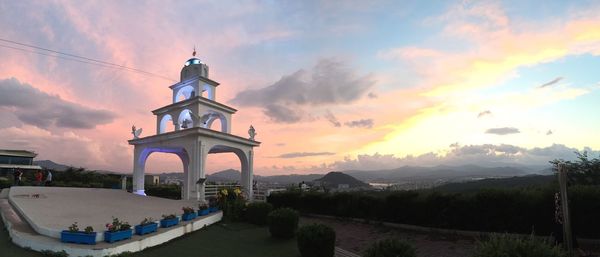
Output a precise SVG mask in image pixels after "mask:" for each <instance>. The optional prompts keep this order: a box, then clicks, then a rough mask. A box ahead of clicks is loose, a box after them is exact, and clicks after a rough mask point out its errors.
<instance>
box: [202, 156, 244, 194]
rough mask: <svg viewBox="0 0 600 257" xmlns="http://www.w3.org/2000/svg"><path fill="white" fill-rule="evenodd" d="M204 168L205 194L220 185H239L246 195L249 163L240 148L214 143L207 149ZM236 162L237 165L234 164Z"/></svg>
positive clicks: (215, 189) (210, 192) (213, 190)
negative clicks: (206, 174) (206, 182)
mask: <svg viewBox="0 0 600 257" xmlns="http://www.w3.org/2000/svg"><path fill="white" fill-rule="evenodd" d="M206 160H207V161H206V164H207V165H206V170H207V171H209V172H207V173H208V174H212V178H211V176H208V182H209V184H208V185H207V187H206V188H205V193H206V196H210V195H211V194H213V192H216V191H217V190H219V189H220V187H219V185H220V186H225V187H226V186H235V187H240V189H241V190H242V192H244V194H246V195H248V189H247V188H246V186H247V185H248V181H249V180H248V179H249V163H248V157H247V156H246V154H245V153H244V151H242V150H241V149H238V148H234V147H230V146H225V145H215V146H213V147H211V148H210V150H209V151H208V156H207V159H206ZM236 164H238V165H236Z"/></svg>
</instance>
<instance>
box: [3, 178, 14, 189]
mask: <svg viewBox="0 0 600 257" xmlns="http://www.w3.org/2000/svg"><path fill="white" fill-rule="evenodd" d="M12 183H13V182H12V180H9V179H7V178H3V177H0V189H3V188H9V187H10V186H12Z"/></svg>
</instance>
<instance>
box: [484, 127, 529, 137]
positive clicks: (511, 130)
mask: <svg viewBox="0 0 600 257" xmlns="http://www.w3.org/2000/svg"><path fill="white" fill-rule="evenodd" d="M485 133H486V134H495V135H500V136H504V135H510V134H518V133H521V131H519V129H518V128H512V127H504V128H491V129H488V130H486V131H485Z"/></svg>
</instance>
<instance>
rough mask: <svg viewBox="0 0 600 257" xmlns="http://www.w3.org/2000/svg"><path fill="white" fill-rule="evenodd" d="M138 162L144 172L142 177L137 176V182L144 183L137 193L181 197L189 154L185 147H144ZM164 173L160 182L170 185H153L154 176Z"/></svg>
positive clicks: (172, 197) (173, 197)
mask: <svg viewBox="0 0 600 257" xmlns="http://www.w3.org/2000/svg"><path fill="white" fill-rule="evenodd" d="M138 162H139V163H138V165H139V167H140V168H141V170H142V173H143V174H144V177H143V178H137V183H138V184H143V185H144V187H143V188H144V190H141V191H142V192H138V193H140V194H144V193H145V194H146V195H150V196H157V197H164V198H171V199H181V198H182V196H183V187H185V185H184V183H183V182H184V181H185V176H186V174H187V172H188V165H189V156H188V153H187V152H186V150H185V149H183V148H146V149H144V150H143V151H142V153H141V154H140V156H139V159H138ZM178 164H179V165H178ZM165 173H166V174H167V175H163V180H162V181H161V183H163V184H168V185H170V186H166V189H167V190H165V188H163V187H164V186H158V185H154V179H155V178H154V176H158V174H165ZM134 179H135V178H134ZM144 191H145V192H144Z"/></svg>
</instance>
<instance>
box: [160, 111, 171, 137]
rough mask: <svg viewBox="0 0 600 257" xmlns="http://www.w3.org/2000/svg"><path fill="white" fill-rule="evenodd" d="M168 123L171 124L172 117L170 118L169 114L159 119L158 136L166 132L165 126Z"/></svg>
mask: <svg viewBox="0 0 600 257" xmlns="http://www.w3.org/2000/svg"><path fill="white" fill-rule="evenodd" d="M169 122H171V123H173V117H171V115H170V114H165V115H164V116H163V117H162V118H161V119H160V129H159V130H158V133H159V134H162V133H165V132H166V131H167V125H168V123H169Z"/></svg>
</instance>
